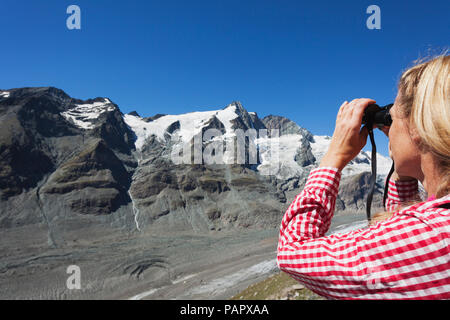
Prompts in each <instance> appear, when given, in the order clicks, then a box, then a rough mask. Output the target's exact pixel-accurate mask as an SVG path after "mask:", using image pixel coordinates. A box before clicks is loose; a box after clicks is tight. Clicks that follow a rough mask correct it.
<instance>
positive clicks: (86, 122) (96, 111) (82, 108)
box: [61, 99, 115, 130]
mask: <svg viewBox="0 0 450 320" xmlns="http://www.w3.org/2000/svg"><path fill="white" fill-rule="evenodd" d="M114 109H115V106H114V105H113V104H112V103H111V101H110V100H109V99H103V101H102V102H94V103H86V104H76V105H75V107H74V108H72V109H69V110H68V111H64V112H61V115H62V116H63V117H64V118H65V119H66V120H67V121H69V122H72V123H73V124H75V125H76V126H77V127H79V128H82V129H86V130H89V129H93V128H95V123H93V120H95V119H97V118H98V117H99V116H100V115H101V114H102V113H104V112H109V111H114Z"/></svg>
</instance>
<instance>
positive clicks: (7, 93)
mask: <svg viewBox="0 0 450 320" xmlns="http://www.w3.org/2000/svg"><path fill="white" fill-rule="evenodd" d="M9 96H10V92H9V91H3V92H0V97H2V98H9Z"/></svg>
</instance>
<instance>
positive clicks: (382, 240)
mask: <svg viewBox="0 0 450 320" xmlns="http://www.w3.org/2000/svg"><path fill="white" fill-rule="evenodd" d="M340 178H341V174H340V172H339V171H338V169H336V168H330V167H319V168H317V169H314V170H312V171H311V173H310V175H309V177H308V181H307V182H306V185H305V188H304V189H303V191H302V192H301V193H300V194H299V195H298V196H297V197H296V198H295V200H294V201H293V202H292V204H291V205H290V206H289V208H288V209H287V211H286V213H285V215H284V217H283V220H282V222H281V227H280V238H279V243H278V256H277V263H278V267H279V268H280V269H281V270H282V271H284V272H286V273H288V274H289V275H291V276H292V277H293V278H294V279H296V280H298V281H300V282H302V283H303V284H305V285H306V286H307V287H308V288H310V289H311V290H312V291H314V292H316V293H318V294H320V295H322V296H325V297H327V298H331V299H450V209H446V208H440V207H439V206H442V205H443V204H447V206H448V204H449V203H450V195H447V196H445V197H442V198H440V199H436V200H432V201H425V202H420V203H416V204H414V205H412V206H409V207H406V208H403V209H400V210H398V211H395V209H396V208H397V209H398V208H399V207H400V205H401V203H402V202H405V201H408V200H411V199H415V198H416V197H417V193H418V184H417V182H407V181H392V180H391V181H389V193H388V199H387V201H386V205H387V209H388V210H393V211H395V212H394V214H393V216H392V217H391V218H389V219H387V220H385V221H382V222H378V223H376V224H374V225H372V226H370V227H368V228H366V229H360V230H355V231H351V232H349V233H345V234H333V235H330V236H325V233H326V232H327V231H328V229H329V227H330V223H331V219H332V217H333V212H334V208H335V203H336V197H337V193H338V188H339V181H340ZM447 208H448V207H447Z"/></svg>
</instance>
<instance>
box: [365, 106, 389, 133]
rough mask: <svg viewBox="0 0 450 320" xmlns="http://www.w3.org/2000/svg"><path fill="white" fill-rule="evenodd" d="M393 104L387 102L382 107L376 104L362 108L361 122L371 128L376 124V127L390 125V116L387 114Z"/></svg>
mask: <svg viewBox="0 0 450 320" xmlns="http://www.w3.org/2000/svg"><path fill="white" fill-rule="evenodd" d="M393 105H394V104H393V103H391V104H388V105H385V106H384V107H380V106H379V105H377V104H375V103H374V104H371V105H369V106H368V107H367V108H366V110H364V116H363V118H362V124H363V125H366V126H368V127H369V128H373V126H374V125H376V126H377V127H378V128H380V129H381V128H383V127H385V126H386V127H390V126H391V124H392V118H391V115H390V114H389V110H390V109H391V108H392V106H393Z"/></svg>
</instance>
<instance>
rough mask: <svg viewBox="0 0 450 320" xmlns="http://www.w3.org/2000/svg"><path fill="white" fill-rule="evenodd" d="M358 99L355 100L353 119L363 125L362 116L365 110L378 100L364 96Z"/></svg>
mask: <svg viewBox="0 0 450 320" xmlns="http://www.w3.org/2000/svg"><path fill="white" fill-rule="evenodd" d="M356 100H357V101H356V102H355V107H354V109H353V120H354V121H355V122H356V123H357V124H359V125H361V122H362V118H363V116H364V110H366V108H367V107H368V106H369V105H370V104H373V103H375V102H376V101H375V100H373V99H367V98H362V99H356Z"/></svg>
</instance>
